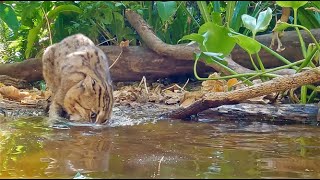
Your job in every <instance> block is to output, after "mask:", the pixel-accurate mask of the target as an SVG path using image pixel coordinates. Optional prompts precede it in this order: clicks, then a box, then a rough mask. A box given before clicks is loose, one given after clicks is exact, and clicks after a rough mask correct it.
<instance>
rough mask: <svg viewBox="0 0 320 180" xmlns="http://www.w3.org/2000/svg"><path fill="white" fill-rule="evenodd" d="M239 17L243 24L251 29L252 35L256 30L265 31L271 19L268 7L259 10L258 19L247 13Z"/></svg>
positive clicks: (270, 11)
mask: <svg viewBox="0 0 320 180" xmlns="http://www.w3.org/2000/svg"><path fill="white" fill-rule="evenodd" d="M241 19H242V21H243V25H244V26H245V27H246V28H248V29H249V30H251V31H252V34H253V36H255V34H256V33H257V32H261V31H265V30H266V29H267V28H268V25H269V24H270V21H271V19H272V10H271V8H269V7H268V9H267V10H265V11H262V12H260V13H259V15H258V19H256V18H254V17H252V16H250V15H247V14H243V15H242V16H241Z"/></svg>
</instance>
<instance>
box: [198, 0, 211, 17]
mask: <svg viewBox="0 0 320 180" xmlns="http://www.w3.org/2000/svg"><path fill="white" fill-rule="evenodd" d="M197 5H198V8H199V10H200V13H201V16H202V18H203V20H204V22H211V18H210V14H209V12H208V6H207V2H206V1H197Z"/></svg>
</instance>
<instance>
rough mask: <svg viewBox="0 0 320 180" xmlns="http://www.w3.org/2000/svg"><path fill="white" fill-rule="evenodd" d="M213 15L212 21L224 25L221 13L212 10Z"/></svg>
mask: <svg viewBox="0 0 320 180" xmlns="http://www.w3.org/2000/svg"><path fill="white" fill-rule="evenodd" d="M211 16H212V22H214V23H216V24H218V25H219V26H222V18H221V13H217V12H212V14H211Z"/></svg>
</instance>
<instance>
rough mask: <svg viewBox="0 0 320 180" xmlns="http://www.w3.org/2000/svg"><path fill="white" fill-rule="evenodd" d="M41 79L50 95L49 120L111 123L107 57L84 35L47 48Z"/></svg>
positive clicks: (72, 37) (110, 91)
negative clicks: (64, 118)
mask: <svg viewBox="0 0 320 180" xmlns="http://www.w3.org/2000/svg"><path fill="white" fill-rule="evenodd" d="M42 64H43V76H44V80H45V81H46V84H47V87H48V89H49V90H50V91H51V93H52V96H51V101H52V102H51V104H50V107H49V119H55V118H59V117H61V116H63V113H66V114H67V115H66V117H68V118H69V119H70V120H71V121H77V122H88V121H89V122H91V123H96V124H103V123H105V122H106V121H107V120H109V119H110V117H111V113H112V108H113V101H114V100H113V88H112V81H111V77H110V72H109V65H108V59H107V56H106V55H105V54H104V52H103V51H102V50H101V49H99V48H97V47H96V46H95V45H94V43H93V42H92V41H91V40H90V39H89V38H88V37H86V36H84V35H83V34H75V35H71V36H69V37H66V38H65V39H63V40H62V41H61V42H59V43H56V44H53V45H51V46H49V47H48V48H46V50H45V52H44V54H43V56H42Z"/></svg>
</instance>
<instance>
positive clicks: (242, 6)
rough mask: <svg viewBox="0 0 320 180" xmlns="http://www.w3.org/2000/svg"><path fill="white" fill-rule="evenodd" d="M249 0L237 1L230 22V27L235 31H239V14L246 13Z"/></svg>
mask: <svg viewBox="0 0 320 180" xmlns="http://www.w3.org/2000/svg"><path fill="white" fill-rule="evenodd" d="M248 5H249V1H237V3H236V6H235V9H234V13H233V15H232V19H231V22H230V27H231V28H232V29H233V30H235V31H236V32H238V31H239V28H240V27H241V19H240V18H241V15H242V14H245V13H247V9H248Z"/></svg>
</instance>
